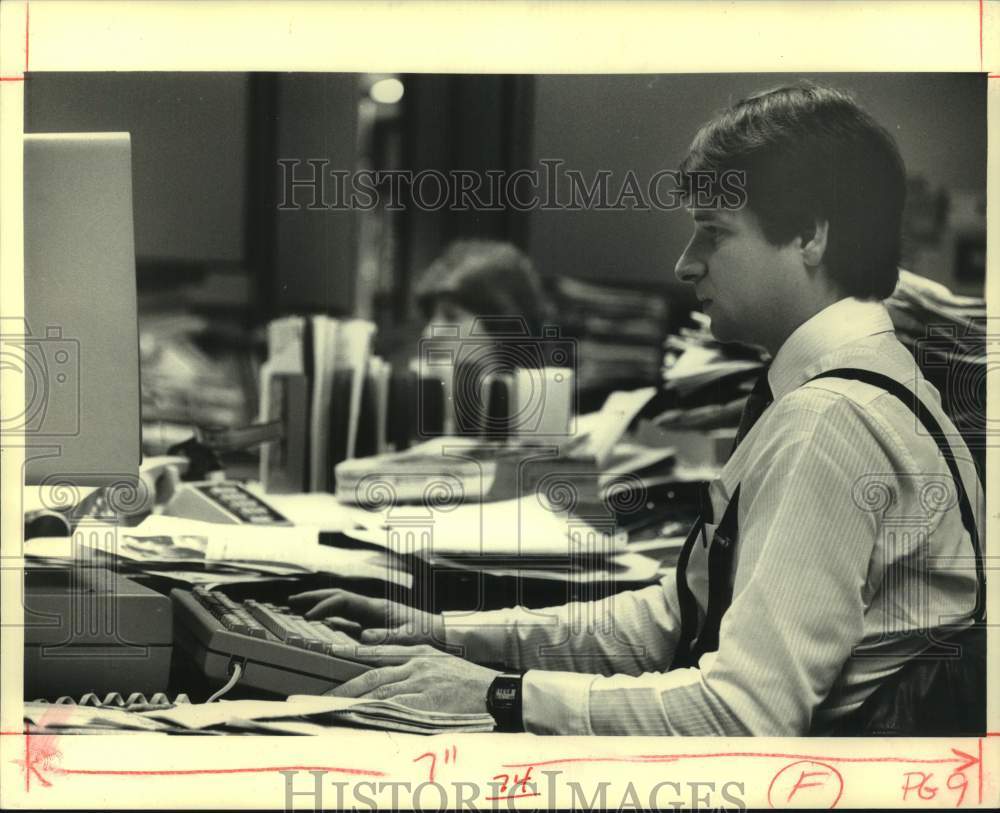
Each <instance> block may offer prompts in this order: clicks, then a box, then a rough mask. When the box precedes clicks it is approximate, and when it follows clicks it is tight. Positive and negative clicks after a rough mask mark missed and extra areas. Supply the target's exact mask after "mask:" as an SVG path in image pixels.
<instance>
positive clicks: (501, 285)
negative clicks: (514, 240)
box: [416, 239, 549, 336]
mask: <svg viewBox="0 0 1000 813" xmlns="http://www.w3.org/2000/svg"><path fill="white" fill-rule="evenodd" d="M416 299H417V304H418V305H419V306H420V309H421V311H422V313H423V315H424V318H425V319H430V318H431V317H432V316H433V314H434V310H435V307H436V305H437V304H438V303H439V302H441V301H443V300H450V301H451V302H453V303H455V304H457V305H459V306H460V307H462V308H464V309H465V310H467V311H469V312H470V313H472V314H473V315H475V316H479V317H507V319H506V320H504V321H505V322H506V324H508V325H509V324H510V317H518V318H520V319H523V320H524V323H525V325H526V326H527V329H528V332H529V334H530V335H532V336H540V335H541V331H542V325H543V324H544V322H545V321H546V319H547V318H548V316H549V310H548V305H547V301H548V300H547V297H546V295H545V291H544V289H543V287H542V283H541V280H540V279H539V277H538V274H537V273H536V272H535V268H534V266H533V265H532V262H531V260H530V259H528V257H527V256H526V255H525V254H524V253H523V252H522V251H520V250H519V249H518V248H517V247H516V246H514V245H512V244H511V243H505V242H501V241H496V240H482V239H467V240H456V241H454V242H452V243H451V244H449V246H448V247H447V248H446V249H445V251H444V253H443V254H441V256H440V257H438V258H437V259H436V260H435V261H434V262H433V263H431V265H430V267H429V268H428V269H427V270H426V271H425V272H424V275H423V276H422V277H421V279H420V281H419V282H418V283H417V286H416ZM482 325H483V327H484V328H485V329H486V330H487V332H489V330H490V320H489V319H488V318H486V319H484V321H483V322H482Z"/></svg>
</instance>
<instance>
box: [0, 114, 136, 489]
mask: <svg viewBox="0 0 1000 813" xmlns="http://www.w3.org/2000/svg"><path fill="white" fill-rule="evenodd" d="M131 157H132V151H131V141H130V138H129V134H128V133H60V134H50V133H44V134H43V133H35V134H26V135H25V137H24V300H25V301H24V305H25V308H24V313H25V323H24V325H23V331H24V334H25V335H24V338H23V352H24V370H25V411H24V413H23V416H22V423H23V425H24V427H25V442H26V446H27V449H26V450H25V456H26V458H27V464H26V473H25V477H26V481H27V484H28V485H45V484H54V483H68V484H72V485H78V486H105V485H113V484H115V483H127V482H129V481H132V482H134V481H135V480H136V478H137V477H138V473H139V463H140V460H141V455H142V449H141V436H140V432H141V421H140V390H139V332H138V317H137V304H136V278H135V244H134V236H133V228H132V161H131ZM9 330H10V325H8V324H5V325H4V332H5V333H8V332H9ZM4 339H5V342H6V343H7V345H8V347H9V346H10V344H11V339H12V337H11V336H9V335H8V336H5V337H4Z"/></svg>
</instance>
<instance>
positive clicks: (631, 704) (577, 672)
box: [297, 85, 984, 736]
mask: <svg viewBox="0 0 1000 813" xmlns="http://www.w3.org/2000/svg"><path fill="white" fill-rule="evenodd" d="M731 169H735V170H740V171H742V172H744V173H745V176H744V177H745V187H744V188H745V191H746V205H745V206H743V207H742V208H738V209H732V208H730V209H726V208H721V207H718V208H717V207H705V208H698V207H696V206H695V204H696V203H697V202H698V201H697V196H696V194H695V190H694V189H693V187H694V184H693V183H691V182H692V179H694V178H696V177H699V176H700V177H704V174H703V173H709V177H713V176H712V175H711V173H715V175H714V177H720V175H719V173H722V172H723V171H725V170H731ZM681 172H682V178H683V179H684V180H685V182H686V184H687V186H686V187H685V188H686V190H687V194H688V198H687V201H688V203H689V212H690V214H691V215H692V217H693V220H694V235H693V237H692V238H691V241H690V243H689V244H688V246H687V248H686V249H685V251H684V253H683V255H682V256H681V258H680V259H679V260H678V261H677V264H676V269H675V270H676V274H677V276H678V277H679V278H680V279H681V280H683V281H685V282H689V283H691V284H692V285H694V289H695V293H696V294H697V296H698V299H699V300H700V301H701V302H702V303H703V305H704V308H705V311H706V313H708V315H709V316H710V317H711V320H712V331H713V333H714V335H715V336H716V337H717V338H718V339H720V340H722V341H735V340H739V341H743V342H747V343H753V344H757V345H761V346H763V347H765V348H767V350H768V351H769V352H770V353H771V355H772V357H773V363H772V364H771V365H770V367H769V369H768V370H767V371H766V374H765V375H764V376H763V377H762V379H761V381H760V382H759V383H758V385H757V387H756V388H755V391H754V393H753V394H752V396H751V398H750V401H749V403H748V407H747V411H746V412H745V413H744V418H743V422H742V424H741V428H740V432H739V434H738V438H737V447H736V449H735V451H734V453H733V454H732V456H731V458H730V459H729V462H728V463H727V464H726V466H725V468H724V470H723V471H722V474H721V476H720V477H719V478H718V479H717V480H716V481H715V482H713V483H712V484H711V487H710V489H709V496H710V502H711V512H710V513H711V514H712V515H713V516H705V517H703V520H704V521H703V522H701V521H700V522H699V523H698V524H697V525H696V526H695V528H694V529H693V530H692V533H691V535H690V537H689V538H688V540H687V543H686V544H685V548H684V551H683V553H682V556H681V561H680V563H679V566H678V572H677V577H676V579H674V578H667V579H664V580H663V582H662V584H660V585H657V586H652V587H648V588H645V589H643V590H639V591H634V592H627V593H621V594H618V595H616V596H614V597H613V598H610V599H606V600H605V601H603V602H601V603H600V606H598V607H596V608H595V607H589V608H585V607H582V606H581V605H573V604H570V605H566V606H563V607H559V608H553V609H550V610H537V611H529V610H526V609H523V608H514V609H510V610H501V611H493V612H482V613H475V614H464V615H456V616H451V615H447V614H446V615H445V616H444V617H440V616H433V617H431V616H420V617H417V618H416V619H415V621H416V624H415V625H414V623H413V622H414V616H413V612H412V611H411V610H407V609H405V608H401V607H399V606H398V605H391V604H389V603H388V602H384V601H381V600H374V599H363V598H361V597H358V596H353V595H351V594H347V593H343V592H332V591H319V592H315V593H308V594H303V595H302V596H300V597H297V600H299V601H301V602H302V603H304V604H308V603H312V604H314V606H312V607H311V610H310V612H309V614H310V615H311V616H313V617H316V616H345V617H352V618H354V619H355V620H357V621H359V622H360V623H361V624H363V625H364V626H366V627H379V628H387V629H368V630H367V631H366V633H365V634H364V635H363V636H362V639H361V640H362V641H363V642H370V643H384V642H388V643H390V644H413V643H423V644H430V645H437V646H438V647H443V646H447V647H448V648H449V649H451V648H452V647H454V648H456V651H459V652H461V654H462V655H463V656H464V658H466V659H468V660H464V659H462V658H459V657H456V656H454V655H446V654H442V653H439V652H437V650H433V649H431V648H430V647H429V646H425V647H423V648H420V649H417V650H416V652H415V653H414V651H413V650H412V649H407V648H405V647H398V648H395V647H393V646H386V647H379V648H378V650H377V651H378V653H379V655H378V657H380V658H382V659H384V660H383V661H382V662H383V663H384V664H386V665H381V666H380V667H379V668H376V669H374V670H372V671H370V672H368V673H367V674H365V675H363V676H361V677H359V678H357V679H355V680H352V681H350V682H348V683H346V684H344V685H342V686H340V687H338V688H337V689H336V690H335V691H334V693H335V694H340V695H344V696H372V697H377V698H394V699H396V700H399V701H401V702H404V703H414V704H418V705H421V706H428V707H433V708H436V709H440V710H451V711H455V712H473V711H476V712H482V711H483V710H484V709H486V708H487V707H489V708H490V710H491V711H492V712H493V714H494V716H495V717H496V718H497V720H498V723H499V724H500V725H499V727H500V728H501V729H504V730H527V731H530V732H535V733H558V734H576V735H581V734H599V735H607V734H628V735H637V734H657V735H665V734H684V735H774V736H781V735H793V736H800V735H805V734H809V733H812V734H823V733H826V732H830V731H834V730H836V726H837V725H838V723H840V722H841V721H843V720H844V719H845V718H846V717H848V716H849V715H850V714H852V713H853V712H855V711H856V710H857V709H859V707H860V706H861V704H862V703H863V702H864V701H865V699H866V698H868V697H869V695H871V694H872V693H873V692H874V691H875V690H876V689H877V688H878V687H879V686H880V685H881V684H882V683H883V682H884V681H885V680H886V679H887V678H889V677H890V676H892V675H893V674H894V673H896V672H897V671H898V670H900V669H901V667H903V666H904V665H910V664H912V663H914V661H913V660H912V659H913V657H914V656H915V655H916V654H918V653H921V652H923V651H924V650H925V649H927V647H928V646H930V645H931V644H932V643H933V641H934V639H935V637H937V638H938V639H940V638H943V637H945V636H944V633H943V632H941V630H938V631H937V632H938V633H939V634H938V635H936V636H935V634H934V633H935V628H938V627H944V626H945V625H946V624H952V625H954V626H953V627H952V628H951V629H952V631H953V630H954V627H963V626H968V625H969V624H971V622H972V620H973V618H974V617H975V616H976V614H977V613H978V605H977V598H981V597H983V594H982V592H981V591H982V590H983V589H984V584H983V583H982V582H981V581H980V576H981V571H980V570H977V569H973V568H972V567H971V566H968V565H966V566H965V567H964V569H960V568H959V567H956V568H950V569H947V570H945V569H941V568H940V567H938V568H937V569H935V567H934V566H933V564H932V560H933V561H946V560H951V561H957V562H970V561H971V560H972V559H973V552H974V550H975V547H974V546H975V544H976V541H975V534H976V533H977V531H976V525H977V523H978V524H979V527H982V516H981V512H982V509H983V499H982V491H981V486H980V484H979V482H978V477H977V474H976V471H975V468H974V464H973V463H972V462H971V457H970V455H969V454H968V451H967V449H966V448H965V446H964V444H963V443H962V441H961V439H960V436H959V434H958V432H957V431H956V430H955V428H954V426H953V424H952V423H951V421H950V420H949V419H948V418H947V416H946V415H945V414H944V413H943V411H942V408H941V402H940V397H939V395H938V393H937V392H936V391H935V390H934V389H933V388H932V386H931V385H930V384H928V383H927V382H926V381H925V380H924V379H923V377H922V376H921V375H920V373H919V371H918V370H917V368H916V365H915V364H914V361H913V358H912V357H911V355H910V354H909V352H908V351H907V350H906V348H905V347H904V346H903V345H902V344H901V343H900V342H899V341H898V340H897V338H896V336H895V334H894V332H893V325H892V322H891V321H890V318H889V315H888V313H887V311H886V309H885V307H884V306H883V304H882V302H881V300H882V299H884V298H885V297H887V296H888V295H889V294H890V293H891V292H892V290H893V288H894V286H895V283H896V280H897V274H898V271H897V263H898V260H899V253H900V223H901V215H902V207H903V201H904V185H905V175H904V167H903V163H902V160H901V158H900V155H899V153H898V150H897V147H896V145H895V143H894V141H893V139H892V137H891V136H890V135H889V134H888V132H887V131H886V130H885V129H883V128H882V127H881V126H879V125H878V124H877V123H876V122H875V121H874V120H873V119H872V118H871V117H870V116H869V115H868V114H867V113H866V112H865V111H863V110H862V109H861V108H860V107H859V106H858V105H857V104H856V103H855V102H854V101H853V100H852V99H851V98H850V97H848V96H846V95H844V94H842V93H840V92H838V91H835V90H831V89H825V88H820V87H816V86H812V85H796V86H792V87H783V88H779V89H777V90H773V91H769V92H765V93H761V94H758V95H755V96H752V97H749V98H747V99H744V100H743V101H741V102H739V103H737V104H736V105H735V106H733V107H732V108H730V109H729V110H727V111H725V112H724V113H722V114H721V115H719V116H718V117H717V118H715V119H713V120H712V121H710V122H708V123H707V124H706V125H705V126H703V127H702V129H701V130H700V131H699V132H698V134H697V135H696V136H695V139H694V142H693V144H692V147H691V149H690V152H689V154H688V156H687V157H686V158H685V160H684V162H683V164H682V167H681ZM843 368H862V369H864V370H867V371H875V372H877V373H882V374H884V375H885V376H888V377H889V378H891V379H894V380H896V381H898V382H900V383H901V384H903V385H905V386H906V387H908V388H910V390H912V391H913V392H916V394H917V395H918V397H919V400H920V401H921V402H923V404H924V405H926V408H927V410H928V411H929V412H930V414H931V415H932V416H933V418H935V419H936V421H937V423H938V424H940V427H942V428H943V430H944V435H945V437H946V442H947V443H949V444H950V448H951V449H952V450H953V452H954V456H955V458H956V459H957V463H956V468H955V471H957V472H959V473H960V477H959V480H960V481H961V485H963V486H964V489H965V491H966V492H967V493H968V495H969V498H970V501H971V503H970V504H971V505H972V506H974V509H973V511H974V512H975V517H974V518H973V519H970V518H969V517H968V516H967V514H968V512H963V510H962V505H961V501H960V500H959V499H958V498H956V496H955V494H956V488H955V485H956V481H955V480H954V479H953V477H952V469H951V468H950V467H949V465H948V464H947V463H946V460H945V458H944V457H943V455H942V453H941V452H940V451H939V446H938V445H937V444H936V443H935V441H934V440H933V439H932V438H931V437H929V436H928V434H927V432H924V431H921V430H920V424H919V423H918V422H917V420H916V419H915V417H914V413H913V412H912V411H911V409H910V408H909V407H908V406H907V403H906V402H905V401H903V400H901V399H900V397H898V396H897V395H894V394H893V393H892V392H890V391H888V390H887V389H885V388H884V387H882V386H878V385H876V384H873V383H871V382H870V381H863V380H856V379H853V380H852V379H851V378H849V377H847V378H845V377H842V376H840V375H838V376H835V377H825V378H816V377H817V376H818V375H819V374H821V373H824V372H828V371H832V370H842V369H843ZM910 403H912V397H911V398H910ZM755 413H757V414H755ZM755 419H756V420H755ZM751 427H752V428H751ZM942 487H943V488H944V493H946V494H947V495H948V497H947V498H946V499H942V500H939V501H938V502H937V503H936V504H934V505H931V504H930V502H932V501H929V500H928V497H929V495H931V494H932V492H934V489H936V488H942ZM934 493H937V492H934ZM959 493H960V492H959ZM874 494H878V495H882V494H885V495H887V499H886V500H885V501H883V502H881V503H879V504H877V505H876V504H875V503H874V502H872V501H871V500H872V495H874ZM939 496H940V494H939ZM727 508H728V509H730V510H729V511H728V512H727ZM963 513H965V514H966V516H963ZM906 517H920V518H923V520H921V521H922V522H923V527H924V528H925V529H926V532H927V535H926V537H923V538H921V535H920V534H919V533H912V534H910V533H887V532H886V531H887V528H888V527H889V524H891V522H892V520H893V519H894V518H906ZM924 520H925V521H924ZM720 525H721V526H723V528H722V529H721V530H724V531H725V532H724V533H722V532H717V531H719V530H720V529H719V526H720ZM970 531H972V533H970ZM921 539H922V541H921ZM937 557H945V559H938V558H937ZM602 615H603V616H606V617H609V618H610V623H609V624H608V625H607V626H606V627H602V626H600V625H598V627H599V628H598V629H596V630H586V628H585V629H584V632H582V633H576V634H572V633H571V632H570V629H571V628H572V627H574V621H577V623H578V622H579V620H580V619H582V620H584V621H585V620H586V619H590V618H601V617H602ZM404 619H409V622H410V623H407V624H406V625H405V626H402V627H399V628H395V629H394V627H396V625H399V624H400V623H402V621H403V620H404ZM577 628H578V627H577ZM928 630H929V631H930V633H931V634H927V633H928ZM431 654H436V656H434V657H431V656H430V655H431ZM393 658H395V659H396V660H395V661H393ZM405 658H408V659H405ZM473 661H474V662H477V663H473ZM481 663H492V664H499V665H503V666H504V667H505V668H506V669H508V670H511V671H512V672H515V673H516V674H505V673H501V672H498V671H496V670H494V669H491V668H487V667H485V666H481V665H478V664H481ZM522 726H523V729H522Z"/></svg>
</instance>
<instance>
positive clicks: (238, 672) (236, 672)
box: [205, 663, 243, 703]
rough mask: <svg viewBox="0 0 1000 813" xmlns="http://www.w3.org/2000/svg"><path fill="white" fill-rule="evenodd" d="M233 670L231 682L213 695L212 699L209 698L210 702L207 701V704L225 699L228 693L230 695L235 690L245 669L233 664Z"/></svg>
mask: <svg viewBox="0 0 1000 813" xmlns="http://www.w3.org/2000/svg"><path fill="white" fill-rule="evenodd" d="M232 669H233V674H232V675H231V676H230V678H229V681H228V682H227V683H226V685H225V686H223V687H222V688H221V689H219V691H217V692H216V693H215V694H213V695H212V696H211V697H210V698H208V700H206V701H205V702H206V703H214V702H215V701H216V700H218V699H219V698H220V697H223V696H224V695H225V694H226V693H228V692H229V691H230V690H231V689H232V688H233V686H235V685H236V684H237V683H239V682H240V678H241V677H243V667H242V666H241V665H240V664H239V663H233V664H232Z"/></svg>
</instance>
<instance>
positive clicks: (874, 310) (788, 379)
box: [767, 297, 894, 400]
mask: <svg viewBox="0 0 1000 813" xmlns="http://www.w3.org/2000/svg"><path fill="white" fill-rule="evenodd" d="M893 329H894V328H893V325H892V318H891V317H890V316H889V311H888V310H887V309H886V307H885V305H883V304H882V303H881V302H874V301H871V300H863V299H855V298H854V297H848V298H846V299H841V300H838V301H837V302H834V303H833V304H832V305H828V306H827V307H825V308H824V309H823V310H821V311H820V312H819V313H817V314H816V315H815V316H813V317H812V318H810V319H808V320H806V321H805V322H803V323H802V324H801V325H799V326H798V327H797V328H796V329H795V330H794V331H793V332H792V335H791V336H789V337H788V338H787V339H785V343H784V344H783V345H781V347H780V348H778V352H777V353H776V354H775V356H774V361H773V362H772V363H771V367H770V369H769V370H768V373H767V383H768V384H769V385H770V387H771V392H772V393H773V394H774V398H775V400H777V399H778V398H781V397H782V396H783V395H785V394H787V393H789V392H791V391H792V390H794V389H795V388H796V387H798V386H800V385H801V384H804V383H805V382H806V381H808V380H809V379H810V378H811V377H813V376H814V375H817V374H819V373H820V372H822V371H823V369H825V368H826V367H828V366H833V365H824V364H823V357H825V356H826V357H830V361H831V362H832V361H834V358H833V357H834V354H835V353H836V351H837V350H839V349H841V348H842V347H844V346H845V345H848V344H851V343H852V342H856V341H857V340H859V339H863V338H865V337H866V336H874V335H876V334H878V333H886V332H891V331H893Z"/></svg>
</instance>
